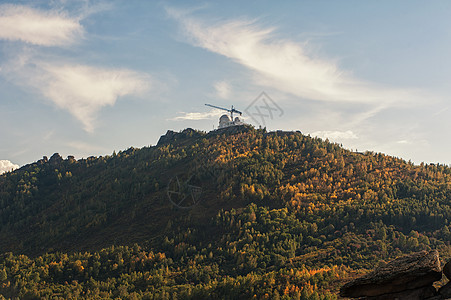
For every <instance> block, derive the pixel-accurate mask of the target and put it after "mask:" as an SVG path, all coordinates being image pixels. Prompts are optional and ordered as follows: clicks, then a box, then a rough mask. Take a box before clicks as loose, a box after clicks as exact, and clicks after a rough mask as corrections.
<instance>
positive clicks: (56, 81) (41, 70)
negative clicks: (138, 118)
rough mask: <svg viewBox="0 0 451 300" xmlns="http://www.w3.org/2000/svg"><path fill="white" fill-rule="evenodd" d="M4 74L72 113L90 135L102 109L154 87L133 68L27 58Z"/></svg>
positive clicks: (23, 58)
mask: <svg viewBox="0 0 451 300" xmlns="http://www.w3.org/2000/svg"><path fill="white" fill-rule="evenodd" d="M2 73H3V74H4V75H6V76H7V77H8V78H10V79H12V80H13V81H14V82H16V83H18V84H20V85H24V86H26V87H31V88H33V89H34V90H35V91H37V92H39V93H40V94H42V95H43V96H44V97H45V98H46V99H49V100H50V101H51V103H53V104H54V105H56V107H58V108H60V109H63V110H66V111H68V112H69V113H71V114H72V115H73V116H74V117H75V118H76V119H77V120H79V121H80V122H81V123H82V124H83V127H84V129H85V130H86V131H88V132H92V131H93V130H94V127H95V126H94V125H95V119H96V115H97V112H98V111H99V110H100V109H101V108H103V107H105V106H112V105H114V104H115V103H116V101H117V100H118V98H120V97H122V96H127V95H134V96H139V95H141V94H142V93H143V92H145V91H146V90H147V89H148V88H150V87H151V84H152V78H151V76H150V75H148V74H146V73H141V72H136V71H133V70H129V69H120V68H102V67H94V66H88V65H82V64H71V63H65V62H48V61H42V60H39V59H36V58H35V57H33V56H32V57H31V58H30V57H27V55H25V56H23V57H19V58H18V59H17V61H16V62H15V63H10V64H8V65H7V67H6V68H5V71H4V72H2Z"/></svg>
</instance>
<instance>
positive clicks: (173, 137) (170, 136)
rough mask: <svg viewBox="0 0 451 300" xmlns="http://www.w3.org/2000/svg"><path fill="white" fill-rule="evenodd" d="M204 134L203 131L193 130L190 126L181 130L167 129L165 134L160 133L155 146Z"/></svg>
mask: <svg viewBox="0 0 451 300" xmlns="http://www.w3.org/2000/svg"><path fill="white" fill-rule="evenodd" d="M203 135H205V133H203V132H201V131H198V130H194V129H192V128H187V129H184V130H183V131H181V132H175V131H172V130H168V131H167V132H166V134H165V135H162V136H161V137H160V139H159V140H158V143H157V146H161V145H165V144H170V143H173V142H176V141H180V140H184V139H187V138H193V137H194V138H197V137H201V136H203Z"/></svg>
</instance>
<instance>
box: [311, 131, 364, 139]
mask: <svg viewBox="0 0 451 300" xmlns="http://www.w3.org/2000/svg"><path fill="white" fill-rule="evenodd" d="M312 136H317V137H319V138H322V139H326V138H328V139H330V140H333V141H339V140H354V139H358V136H357V135H356V134H355V133H354V132H352V131H351V130H347V131H328V130H324V131H315V132H313V133H312Z"/></svg>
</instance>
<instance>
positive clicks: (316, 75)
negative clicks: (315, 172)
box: [168, 10, 418, 107]
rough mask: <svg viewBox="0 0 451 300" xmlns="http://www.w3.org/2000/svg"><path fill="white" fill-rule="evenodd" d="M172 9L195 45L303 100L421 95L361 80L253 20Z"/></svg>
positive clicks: (390, 99) (379, 100)
mask: <svg viewBox="0 0 451 300" xmlns="http://www.w3.org/2000/svg"><path fill="white" fill-rule="evenodd" d="M168 13H169V14H170V15H171V16H172V17H173V18H175V19H176V20H178V21H179V22H180V24H181V25H182V27H183V29H184V32H185V34H186V36H187V37H188V38H189V41H190V43H191V44H193V45H195V46H198V47H201V48H204V49H207V50H209V51H211V52H214V53H217V54H220V55H223V56H225V57H227V58H230V59H231V60H233V61H235V62H237V63H239V64H241V65H243V66H245V67H246V68H248V69H250V70H252V71H253V72H254V73H253V74H254V79H255V80H256V82H257V83H258V84H260V85H265V86H271V87H273V88H275V89H278V90H280V91H283V92H286V93H290V94H292V95H295V96H298V97H301V98H305V99H311V100H319V101H335V102H358V103H368V104H377V105H379V106H382V107H383V106H386V104H394V103H396V104H399V103H400V102H403V101H406V100H408V101H412V100H413V99H418V97H417V96H415V94H414V91H413V90H411V89H395V88H387V87H384V86H381V85H377V84H374V83H370V82H366V81H363V80H359V79H357V78H355V77H354V76H353V75H352V74H351V73H349V72H345V71H344V70H342V69H340V68H339V66H338V65H337V64H336V63H335V62H333V61H330V60H327V59H324V58H318V57H315V55H313V54H311V53H309V51H308V50H309V49H308V48H307V47H306V46H305V45H303V44H301V43H296V42H293V41H290V40H282V39H277V38H275V34H274V32H275V29H274V28H261V27H259V26H258V25H256V22H255V21H247V20H232V21H227V22H223V23H217V24H208V23H207V22H202V21H200V20H198V19H195V18H191V17H189V16H187V15H186V14H182V13H178V12H174V11H173V10H168ZM384 103H385V104H384Z"/></svg>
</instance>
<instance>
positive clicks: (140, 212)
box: [0, 126, 451, 300]
mask: <svg viewBox="0 0 451 300" xmlns="http://www.w3.org/2000/svg"><path fill="white" fill-rule="evenodd" d="M174 182H182V184H181V186H179V188H180V189H179V192H180V194H179V195H178V197H180V195H181V197H182V198H181V202H179V201H176V202H175V203H174V198H173V197H172V198H171V195H174V194H171V191H172V189H173V188H174V186H173V183H174ZM176 188H177V186H176ZM194 191H195V193H194ZM185 196H187V197H186V199H185V200H183V199H184V198H183V197H185ZM190 199H191V200H194V201H192V203H191V202H189V200H190ZM450 199H451V169H450V168H449V167H448V166H446V165H442V164H423V163H422V164H420V165H415V164H413V163H412V162H410V161H405V160H403V159H401V158H396V157H391V156H388V155H384V154H381V153H374V152H364V153H361V152H353V151H350V150H347V149H344V148H343V147H342V146H341V145H338V144H335V143H331V142H329V141H328V140H322V139H319V138H313V137H310V136H306V135H303V134H302V133H301V132H282V131H276V132H266V130H264V129H254V128H252V127H247V126H241V127H240V128H234V129H233V130H218V131H213V132H209V133H205V132H201V131H196V130H192V129H186V130H183V131H181V132H171V131H168V133H167V134H166V135H164V136H162V138H161V139H160V141H159V143H158V144H157V145H155V146H149V147H143V148H141V149H137V148H133V147H132V148H129V149H127V150H124V151H121V152H119V153H115V152H113V153H112V154H111V155H107V156H100V157H88V158H85V159H80V160H76V159H75V158H74V157H72V156H69V157H67V158H63V157H61V156H60V155H59V154H57V153H55V154H54V155H52V156H51V157H50V158H47V157H44V158H43V159H41V160H39V161H37V162H34V163H31V164H29V165H26V166H24V167H22V168H20V169H18V170H15V171H13V172H9V173H5V174H3V175H0V250H1V253H0V299H3V298H6V299H315V300H316V299H338V296H337V291H338V289H339V287H340V286H341V285H342V284H343V283H345V282H346V281H348V280H349V279H351V278H355V277H356V276H359V275H361V274H364V273H366V272H368V270H371V269H373V268H374V267H375V266H377V265H378V264H383V263H384V262H386V261H388V260H390V259H393V258H396V257H399V256H401V255H403V254H408V253H411V252H416V251H419V250H428V249H437V250H438V251H439V252H440V256H441V257H442V259H444V260H447V259H449V258H451V247H450V241H451V232H450V223H449V222H450V220H451V206H450V204H451V202H450Z"/></svg>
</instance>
